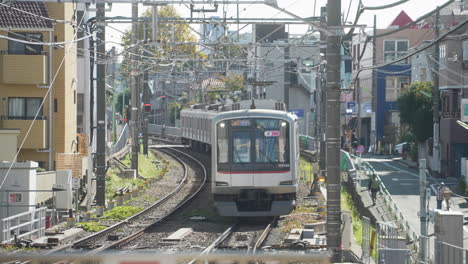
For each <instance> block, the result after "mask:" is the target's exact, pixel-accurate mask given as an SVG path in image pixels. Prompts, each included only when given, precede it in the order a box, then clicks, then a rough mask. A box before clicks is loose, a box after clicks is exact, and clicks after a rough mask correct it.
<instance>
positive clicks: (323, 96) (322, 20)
mask: <svg viewBox="0 0 468 264" xmlns="http://www.w3.org/2000/svg"><path fill="white" fill-rule="evenodd" d="M326 16H327V8H326V7H322V8H321V9H320V25H321V26H322V27H325V26H326V23H327V17H326ZM326 41H327V36H326V35H325V32H323V31H320V56H321V58H320V61H322V60H323V59H324V58H325V55H326V54H327V44H326ZM325 67H326V65H324V64H322V63H320V93H319V98H320V99H319V101H320V106H319V107H320V133H319V139H320V159H319V168H320V171H321V172H325V170H326V167H325V166H326V161H327V150H326V149H327V146H326V142H325V133H326V130H327V120H326V119H327V115H326V112H327V111H326V107H325V106H326V104H325V102H326V100H327V96H326V89H325V85H326V73H325Z"/></svg>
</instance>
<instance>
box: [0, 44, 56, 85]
mask: <svg viewBox="0 0 468 264" xmlns="http://www.w3.org/2000/svg"><path fill="white" fill-rule="evenodd" d="M0 83H7V84H33V85H44V84H47V83H48V56H47V55H46V53H44V52H41V53H40V54H10V53H8V51H0Z"/></svg>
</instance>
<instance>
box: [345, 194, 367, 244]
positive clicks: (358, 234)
mask: <svg viewBox="0 0 468 264" xmlns="http://www.w3.org/2000/svg"><path fill="white" fill-rule="evenodd" d="M341 209H342V210H346V211H349V212H351V217H352V219H353V234H354V239H355V240H356V242H357V243H358V244H359V245H360V246H362V218H361V215H360V214H359V212H358V211H357V208H356V207H355V206H354V202H353V198H352V197H351V195H350V194H349V193H348V192H347V191H346V190H345V189H344V188H341Z"/></svg>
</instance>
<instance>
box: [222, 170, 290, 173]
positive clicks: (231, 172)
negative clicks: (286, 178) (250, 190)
mask: <svg viewBox="0 0 468 264" xmlns="http://www.w3.org/2000/svg"><path fill="white" fill-rule="evenodd" d="M286 172H289V171H288V170H287V171H218V173H222V174H267V173H286Z"/></svg>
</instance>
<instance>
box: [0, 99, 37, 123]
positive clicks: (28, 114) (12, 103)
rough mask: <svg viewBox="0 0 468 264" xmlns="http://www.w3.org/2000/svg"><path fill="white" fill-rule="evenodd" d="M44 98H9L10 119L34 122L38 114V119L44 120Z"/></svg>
mask: <svg viewBox="0 0 468 264" xmlns="http://www.w3.org/2000/svg"><path fill="white" fill-rule="evenodd" d="M41 102H42V98H36V97H9V98H8V119H20V120H32V119H34V117H35V116H36V114H37V119H39V120H41V119H43V116H42V107H41Z"/></svg>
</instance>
